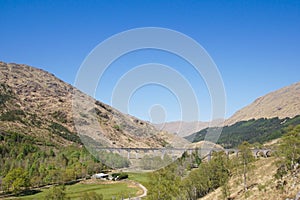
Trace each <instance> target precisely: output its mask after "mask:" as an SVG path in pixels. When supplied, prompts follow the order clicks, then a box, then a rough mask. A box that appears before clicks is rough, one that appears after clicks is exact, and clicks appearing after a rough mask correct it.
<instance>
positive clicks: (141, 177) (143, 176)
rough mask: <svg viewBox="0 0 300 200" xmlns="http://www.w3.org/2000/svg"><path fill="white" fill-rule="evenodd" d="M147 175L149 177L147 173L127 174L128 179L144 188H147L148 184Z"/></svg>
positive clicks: (148, 178)
mask: <svg viewBox="0 0 300 200" xmlns="http://www.w3.org/2000/svg"><path fill="white" fill-rule="evenodd" d="M126 173H127V172H126ZM149 175H150V173H149V172H145V173H134V172H128V179H129V180H133V181H136V182H139V183H141V184H142V185H144V186H145V187H147V186H148V184H149V182H150V177H149Z"/></svg>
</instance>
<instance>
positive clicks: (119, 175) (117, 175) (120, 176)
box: [111, 172, 128, 180]
mask: <svg viewBox="0 0 300 200" xmlns="http://www.w3.org/2000/svg"><path fill="white" fill-rule="evenodd" d="M111 176H112V177H113V179H114V180H123V179H126V178H128V174H127V173H124V172H121V173H113V174H112V175H111Z"/></svg>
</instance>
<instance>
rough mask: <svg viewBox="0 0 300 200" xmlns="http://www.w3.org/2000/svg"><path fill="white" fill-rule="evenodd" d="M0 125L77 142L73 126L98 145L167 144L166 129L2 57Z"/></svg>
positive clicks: (3, 128)
mask: <svg viewBox="0 0 300 200" xmlns="http://www.w3.org/2000/svg"><path fill="white" fill-rule="evenodd" d="M74 97H76V101H74ZM74 102H75V103H74ZM72 103H73V105H74V106H72ZM75 125H76V126H75ZM0 131H6V132H18V133H24V134H28V135H32V136H36V137H42V138H44V139H45V140H49V141H54V142H55V143H57V144H60V145H67V144H70V143H74V142H77V143H81V140H80V138H79V137H78V134H77V133H78V132H79V133H80V134H82V135H83V137H81V139H83V141H85V140H86V141H94V142H95V141H96V142H98V145H103V146H115V147H162V146H165V145H170V144H168V142H166V141H165V139H168V134H167V133H162V132H159V131H157V130H156V129H155V127H153V126H152V125H150V124H149V123H147V122H145V121H142V120H139V119H136V118H134V117H132V116H128V115H124V114H122V113H121V112H119V111H117V110H116V109H114V108H112V107H110V106H108V105H105V104H103V103H101V102H99V101H96V100H95V99H93V98H92V97H90V96H87V95H85V94H83V93H82V92H80V91H78V90H77V89H76V88H74V87H72V86H71V85H69V84H67V83H65V82H63V81H62V80H59V79H58V78H56V77H55V76H54V75H53V74H50V73H48V72H46V71H43V70H41V69H36V68H34V67H30V66H27V65H19V64H13V63H11V64H7V63H4V62H0ZM162 136H163V137H164V138H165V139H163V138H162Z"/></svg>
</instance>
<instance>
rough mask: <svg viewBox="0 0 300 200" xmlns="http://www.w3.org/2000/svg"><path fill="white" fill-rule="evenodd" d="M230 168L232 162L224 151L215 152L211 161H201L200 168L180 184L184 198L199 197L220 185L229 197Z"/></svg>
mask: <svg viewBox="0 0 300 200" xmlns="http://www.w3.org/2000/svg"><path fill="white" fill-rule="evenodd" d="M230 169H231V163H230V160H228V159H227V156H226V155H225V154H224V153H223V152H218V153H214V154H213V157H212V160H211V161H210V162H208V163H207V162H206V163H204V162H203V163H201V164H200V166H199V168H198V169H196V170H193V171H191V172H190V174H189V176H188V177H186V178H185V179H183V181H182V183H181V186H180V187H181V190H182V191H183V192H182V193H181V195H182V198H183V199H189V200H194V199H198V198H200V197H203V196H205V195H206V194H208V193H209V192H210V191H212V190H214V189H216V188H218V187H222V189H223V194H224V197H228V196H229V194H230V191H229V189H230V188H229V186H228V180H229V177H230V175H231V174H230Z"/></svg>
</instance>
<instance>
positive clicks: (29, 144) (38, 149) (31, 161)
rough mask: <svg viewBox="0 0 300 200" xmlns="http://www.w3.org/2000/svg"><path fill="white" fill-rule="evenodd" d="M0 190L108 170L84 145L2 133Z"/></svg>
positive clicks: (74, 177) (59, 182)
mask: <svg viewBox="0 0 300 200" xmlns="http://www.w3.org/2000/svg"><path fill="white" fill-rule="evenodd" d="M0 168H1V170H0V179H1V180H0V183H1V185H0V190H3V191H5V192H12V193H19V192H20V191H22V190H26V189H27V188H29V187H39V186H43V185H48V184H62V183H65V182H68V181H72V180H76V179H79V178H85V177H87V176H89V175H92V174H94V173H96V172H100V171H101V170H104V169H106V168H107V167H106V166H104V165H103V164H101V163H100V162H99V161H98V160H97V159H96V158H94V157H93V156H92V155H91V154H90V153H89V152H88V151H87V150H86V149H85V148H84V147H79V145H78V144H74V145H71V146H67V147H62V146H56V145H54V144H53V143H51V142H45V141H43V138H35V137H32V136H28V135H23V134H19V133H15V132H0Z"/></svg>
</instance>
